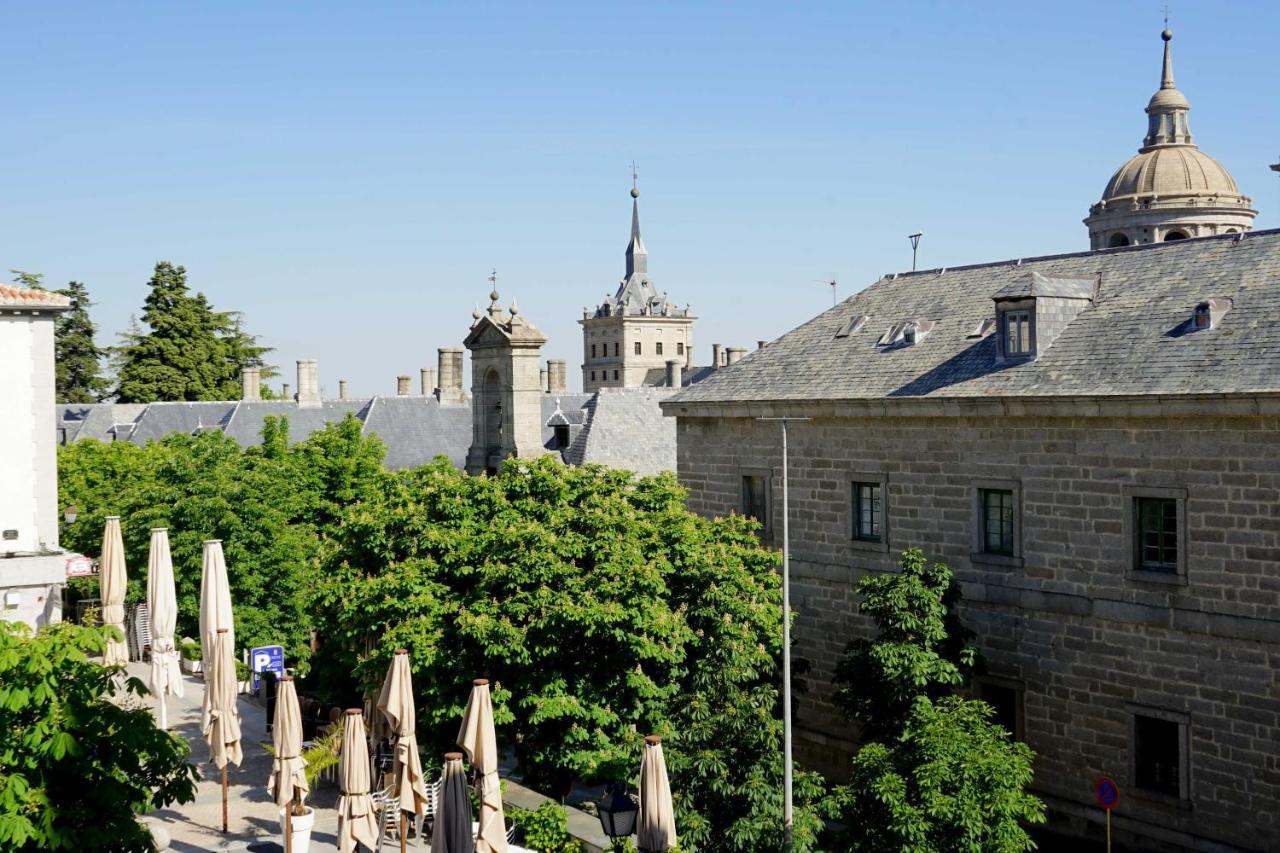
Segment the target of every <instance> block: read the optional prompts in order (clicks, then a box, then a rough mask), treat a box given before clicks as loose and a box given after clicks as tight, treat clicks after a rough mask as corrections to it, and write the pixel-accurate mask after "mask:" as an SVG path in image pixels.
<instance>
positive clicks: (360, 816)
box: [338, 708, 378, 853]
mask: <svg viewBox="0 0 1280 853" xmlns="http://www.w3.org/2000/svg"><path fill="white" fill-rule="evenodd" d="M342 719H343V722H342V752H341V753H340V754H339V756H338V783H339V785H340V786H341V789H342V795H341V796H340V797H338V850H340V851H341V853H351V851H353V850H355V849H356V845H357V844H363V845H364V846H365V847H368V848H369V849H370V850H372V849H374V848H375V847H376V846H377V844H378V816H377V815H376V814H375V813H374V808H373V797H372V796H370V792H369V784H370V783H369V744H368V742H367V741H366V740H365V731H364V714H363V712H361V710H360V709H359V708H351V709H349V710H348V711H347V713H346V714H345V715H344V716H343V718H342Z"/></svg>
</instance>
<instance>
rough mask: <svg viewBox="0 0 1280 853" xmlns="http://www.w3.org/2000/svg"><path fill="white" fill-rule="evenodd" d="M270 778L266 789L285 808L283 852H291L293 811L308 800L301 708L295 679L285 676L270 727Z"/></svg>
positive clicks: (279, 686) (278, 690)
mask: <svg viewBox="0 0 1280 853" xmlns="http://www.w3.org/2000/svg"><path fill="white" fill-rule="evenodd" d="M271 745H272V747H273V749H272V753H273V755H272V759H271V776H270V778H269V779H268V780H267V790H268V791H270V792H271V799H273V800H275V802H276V805H277V806H279V807H280V808H282V809H284V849H285V853H292V851H291V845H292V843H293V837H292V836H293V832H292V826H291V824H292V822H293V809H294V806H295V804H296V805H298V806H301V805H302V801H303V800H305V799H306V797H307V791H308V790H309V788H308V787H307V774H306V773H305V772H304V770H303V768H304V767H306V766H307V761H306V759H304V758H303V757H302V712H301V710H299V708H298V691H297V690H296V689H295V688H294V686H293V676H292V675H286V676H284V677H283V678H281V679H280V683H279V685H278V686H277V687H276V715H275V717H274V719H273V720H272V725H271Z"/></svg>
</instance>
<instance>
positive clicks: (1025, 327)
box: [1001, 310, 1035, 358]
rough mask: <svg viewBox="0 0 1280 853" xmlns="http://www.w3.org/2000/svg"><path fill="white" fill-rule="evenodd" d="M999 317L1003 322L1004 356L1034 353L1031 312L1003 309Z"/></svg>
mask: <svg viewBox="0 0 1280 853" xmlns="http://www.w3.org/2000/svg"><path fill="white" fill-rule="evenodd" d="M1001 319H1002V322H1003V324H1004V335H1003V339H1004V355H1005V358H1017V357H1019V356H1029V355H1034V354H1035V341H1034V340H1033V338H1032V333H1031V312H1030V311H1027V310H1021V311H1005V312H1003V314H1002V316H1001Z"/></svg>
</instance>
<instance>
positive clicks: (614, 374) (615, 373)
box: [613, 370, 618, 381]
mask: <svg viewBox="0 0 1280 853" xmlns="http://www.w3.org/2000/svg"><path fill="white" fill-rule="evenodd" d="M613 378H614V380H615V381H616V380H617V378H618V371H616V370H615V371H614V372H613Z"/></svg>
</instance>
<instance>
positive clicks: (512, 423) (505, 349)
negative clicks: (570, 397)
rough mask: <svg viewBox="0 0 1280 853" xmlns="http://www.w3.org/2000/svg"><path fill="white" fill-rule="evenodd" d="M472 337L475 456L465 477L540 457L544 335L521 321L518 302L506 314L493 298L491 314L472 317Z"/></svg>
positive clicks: (469, 342) (470, 457)
mask: <svg viewBox="0 0 1280 853" xmlns="http://www.w3.org/2000/svg"><path fill="white" fill-rule="evenodd" d="M472 316H473V317H474V318H475V322H474V323H472V324H471V333H470V334H468V335H467V339H466V340H465V341H464V342H463V343H464V344H465V345H466V348H467V349H469V350H471V450H470V451H469V452H468V453H467V473H469V474H480V473H483V472H485V471H493V470H496V469H497V467H498V466H499V465H501V464H502V461H503V460H504V459H506V458H508V457H510V456H516V457H520V458H529V457H533V456H538V455H541V454H542V453H545V452H546V450H545V448H543V446H542V396H543V393H544V389H543V385H542V382H541V363H540V361H539V359H540V357H541V350H542V345H543V344H545V343H546V342H547V339H546V337H544V336H543V334H542V332H540V331H538V329H537V328H536V327H535V326H534V325H533V324H532V323H530V322H529V321H528V320H526V319H525V318H524V317H522V316H520V311H519V309H518V308H517V307H516V304H515V302H512V303H511V308H510V310H509V312H508V311H503V309H502V306H500V305H499V304H498V291H497V289H496V287H495V289H494V291H493V292H492V293H490V294H489V310H488V312H487V313H486V314H481V313H480V311H479V310H478V309H477V310H476V312H475V314H474V315H472Z"/></svg>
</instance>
